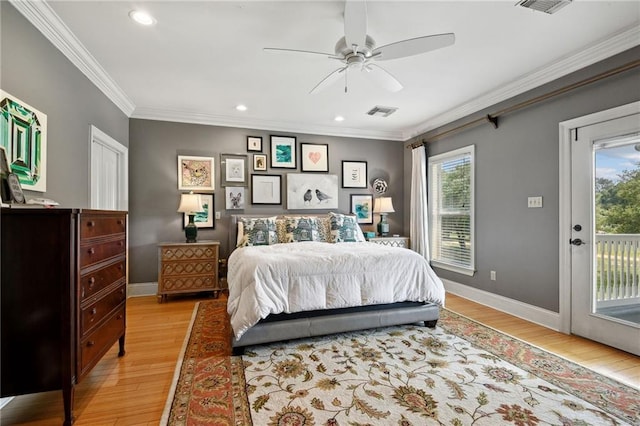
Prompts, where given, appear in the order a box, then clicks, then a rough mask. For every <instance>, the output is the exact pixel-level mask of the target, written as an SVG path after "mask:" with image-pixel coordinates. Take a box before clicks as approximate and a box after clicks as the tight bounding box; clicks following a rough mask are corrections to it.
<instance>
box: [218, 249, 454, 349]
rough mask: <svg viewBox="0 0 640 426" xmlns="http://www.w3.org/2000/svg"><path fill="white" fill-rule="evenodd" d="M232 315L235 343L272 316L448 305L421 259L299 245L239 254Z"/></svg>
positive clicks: (232, 262) (234, 257)
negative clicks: (405, 305)
mask: <svg viewBox="0 0 640 426" xmlns="http://www.w3.org/2000/svg"><path fill="white" fill-rule="evenodd" d="M228 267H229V268H228V277H227V279H228V283H229V300H228V306H227V310H228V312H229V315H230V316H231V326H232V328H233V332H234V334H235V337H236V339H239V338H240V337H241V336H242V335H243V334H244V333H245V332H246V331H247V330H248V329H249V328H251V327H252V326H253V325H255V324H256V323H257V322H258V321H259V320H260V319H262V318H265V317H266V316H267V315H269V314H277V313H283V312H284V313H292V312H300V311H308V310H314V309H334V308H345V307H351V306H361V305H374V304H379V303H393V302H404V301H414V302H434V303H437V304H440V305H443V304H444V294H445V293H444V287H443V285H442V281H440V279H439V278H438V277H437V276H436V274H435V273H434V272H433V270H432V269H431V267H430V266H429V264H428V263H427V261H426V260H425V259H424V258H423V257H422V256H420V255H419V254H418V253H416V252H414V251H412V250H408V249H400V248H394V247H386V246H383V245H379V244H374V243H368V242H367V243H339V244H330V243H322V242H300V243H290V244H276V245H271V246H254V247H243V248H238V249H236V250H235V251H234V252H233V253H232V254H231V256H229V265H228Z"/></svg>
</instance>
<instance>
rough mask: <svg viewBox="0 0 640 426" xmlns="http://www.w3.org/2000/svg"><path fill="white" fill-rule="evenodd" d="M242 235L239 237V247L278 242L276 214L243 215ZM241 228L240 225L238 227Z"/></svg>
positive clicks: (240, 220)
mask: <svg viewBox="0 0 640 426" xmlns="http://www.w3.org/2000/svg"><path fill="white" fill-rule="evenodd" d="M239 222H241V223H242V237H239V238H238V239H239V242H238V247H245V246H268V245H271V244H276V243H277V242H278V235H277V233H276V216H273V217H259V218H252V217H251V218H250V217H241V218H240V219H239ZM238 229H240V227H238Z"/></svg>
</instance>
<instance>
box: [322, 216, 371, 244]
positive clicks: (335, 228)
mask: <svg viewBox="0 0 640 426" xmlns="http://www.w3.org/2000/svg"><path fill="white" fill-rule="evenodd" d="M329 220H330V222H331V242H332V243H348V242H362V241H365V240H364V237H363V236H362V230H361V229H360V226H358V221H357V219H356V217H355V216H350V215H345V214H341V213H329Z"/></svg>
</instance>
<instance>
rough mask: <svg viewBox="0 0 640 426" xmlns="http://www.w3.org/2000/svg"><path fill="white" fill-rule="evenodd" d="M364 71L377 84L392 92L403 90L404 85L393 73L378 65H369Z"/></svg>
mask: <svg viewBox="0 0 640 426" xmlns="http://www.w3.org/2000/svg"><path fill="white" fill-rule="evenodd" d="M363 70H364V71H365V73H366V74H367V75H368V76H369V78H370V79H371V80H373V81H374V83H375V84H377V85H378V86H380V87H382V88H383V89H386V90H388V91H390V92H399V91H400V90H402V87H403V86H402V83H400V82H399V81H398V79H397V78H395V77H394V76H393V75H391V73H390V72H389V71H387V70H385V69H384V68H382V67H380V66H378V65H376V64H367V65H366V66H365V67H364V68H363Z"/></svg>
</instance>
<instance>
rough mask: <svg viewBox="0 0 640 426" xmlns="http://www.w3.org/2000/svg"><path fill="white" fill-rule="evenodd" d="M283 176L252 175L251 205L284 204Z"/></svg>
mask: <svg viewBox="0 0 640 426" xmlns="http://www.w3.org/2000/svg"><path fill="white" fill-rule="evenodd" d="M281 180H282V176H280V175H259V174H253V175H251V204H273V205H277V204H282V191H281V188H282V184H281Z"/></svg>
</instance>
